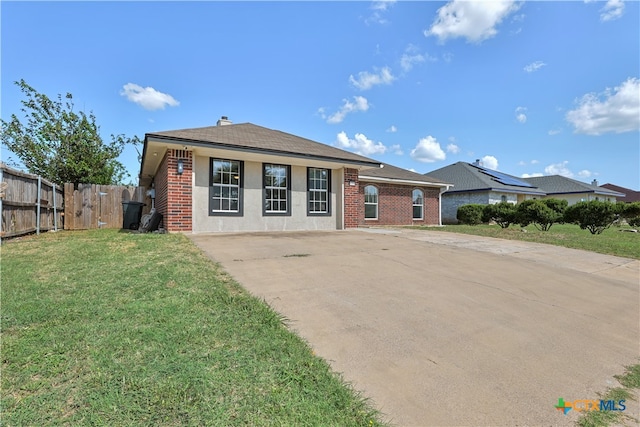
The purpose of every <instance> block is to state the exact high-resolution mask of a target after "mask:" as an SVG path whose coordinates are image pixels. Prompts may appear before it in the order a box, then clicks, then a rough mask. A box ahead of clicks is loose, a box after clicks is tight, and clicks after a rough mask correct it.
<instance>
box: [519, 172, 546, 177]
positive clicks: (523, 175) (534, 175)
mask: <svg viewBox="0 0 640 427" xmlns="http://www.w3.org/2000/svg"><path fill="white" fill-rule="evenodd" d="M537 176H544V174H541V173H540V172H534V173H523V174H522V175H520V178H535V177H537Z"/></svg>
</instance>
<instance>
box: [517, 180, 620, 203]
mask: <svg viewBox="0 0 640 427" xmlns="http://www.w3.org/2000/svg"><path fill="white" fill-rule="evenodd" d="M523 179H524V180H525V181H527V182H530V183H531V184H533V185H535V186H536V187H538V188H540V189H541V190H543V191H544V192H546V193H547V194H548V195H550V196H552V195H554V194H571V193H593V194H599V195H603V196H609V197H616V198H617V197H621V196H624V194H623V193H620V192H617V191H613V190H609V189H607V188H602V187H598V186H597V185H593V184H587V183H585V182H580V181H576V180H575V179H571V178H567V177H564V176H560V175H550V176H538V177H533V178H523Z"/></svg>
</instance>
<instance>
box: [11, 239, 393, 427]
mask: <svg viewBox="0 0 640 427" xmlns="http://www.w3.org/2000/svg"><path fill="white" fill-rule="evenodd" d="M1 256H2V275H1V279H2V286H1V298H2V299H1V302H2V324H1V326H2V349H1V350H2V352H1V355H2V378H1V386H2V396H1V404H2V408H1V409H2V411H1V414H2V419H1V420H0V422H1V424H2V425H5V426H25V425H38V426H47V425H69V426H71V425H103V426H143V425H148V426H157V425H163V426H172V425H224V426H235V425H251V426H261V425H300V426H313V425H340V426H373V425H382V424H383V422H382V421H381V415H380V414H379V413H378V412H377V411H376V410H375V409H374V408H373V407H372V406H371V404H370V403H369V401H367V400H366V399H365V398H363V397H362V396H361V395H360V394H359V393H358V392H357V391H355V390H354V389H353V388H352V387H351V386H350V385H349V384H347V383H345V382H344V380H343V379H342V378H341V377H340V376H339V375H338V374H336V373H334V372H332V371H331V369H330V367H329V365H328V363H327V362H326V361H324V360H323V359H321V358H319V357H317V356H315V355H314V354H313V352H312V350H311V348H310V347H309V346H308V344H307V343H305V342H304V341H303V340H302V339H300V338H299V337H298V336H296V335H295V334H294V333H292V332H291V331H289V330H288V329H287V328H286V325H285V323H286V322H285V321H284V319H282V318H281V317H280V316H279V315H278V314H277V313H276V312H274V311H273V310H272V309H271V308H270V307H269V306H268V305H267V304H265V303H264V302H263V301H260V300H258V299H256V298H254V297H252V296H251V295H249V294H248V293H247V292H246V291H244V290H243V289H242V288H241V287H240V286H239V285H238V284H236V283H235V282H234V281H233V279H232V278H231V277H229V276H228V275H227V274H225V273H224V272H223V271H222V270H220V268H219V267H218V266H217V265H215V264H214V263H212V262H211V261H210V260H208V259H207V258H205V257H204V256H203V255H202V253H201V252H200V251H199V250H198V249H197V248H196V247H195V246H194V245H193V244H192V243H191V242H190V241H189V240H188V239H187V238H186V237H185V236H182V235H173V234H168V235H167V234H130V233H124V232H118V231H116V230H93V231H86V232H84V231H79V232H61V233H46V234H42V235H40V236H37V237H36V236H32V237H28V238H23V239H20V240H15V241H10V242H3V246H2V253H1Z"/></svg>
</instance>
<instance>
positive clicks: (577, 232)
mask: <svg viewBox="0 0 640 427" xmlns="http://www.w3.org/2000/svg"><path fill="white" fill-rule="evenodd" d="M418 228H424V229H428V230H431V231H443V232H454V233H464V234H473V235H476V236H486V237H497V238H500V239H509V240H522V241H525V242H536V243H547V244H551V245H558V246H564V247H567V248H573V249H583V250H586V251H592V252H598V253H601V254H607V255H616V256H620V257H625V258H635V259H640V233H629V232H622V231H620V230H624V229H630V227H627V226H621V227H611V228H609V229H607V230H605V231H603V232H602V234H596V235H593V234H591V233H589V231H587V230H581V229H580V227H579V226H577V225H574V224H554V225H553V226H552V227H551V229H550V230H549V231H539V230H537V229H536V228H535V227H534V226H533V225H530V226H527V227H525V228H524V230H526V232H523V231H522V230H523V228H522V227H520V226H518V225H515V226H514V225H512V226H510V227H509V228H505V229H503V228H500V226H498V225H486V224H483V225H447V226H446V227H441V228H435V227H418Z"/></svg>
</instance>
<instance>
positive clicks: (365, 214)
mask: <svg viewBox="0 0 640 427" xmlns="http://www.w3.org/2000/svg"><path fill="white" fill-rule="evenodd" d="M367 187H372V188H375V190H376V202H375V203H367ZM362 191H363V193H364V194H363V195H364V220H365V221H377V220H378V218H380V211H379V209H380V189H379V188H378V187H377V186H375V185H372V184H368V185H365V186H364V187H363V189H362ZM367 205H375V207H376V216H375V218H367Z"/></svg>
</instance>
